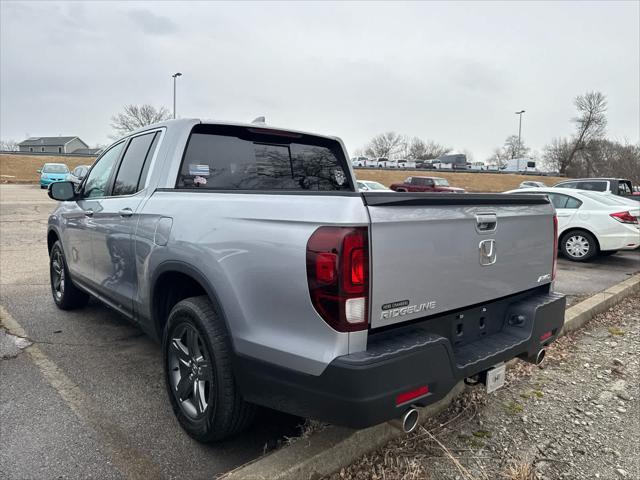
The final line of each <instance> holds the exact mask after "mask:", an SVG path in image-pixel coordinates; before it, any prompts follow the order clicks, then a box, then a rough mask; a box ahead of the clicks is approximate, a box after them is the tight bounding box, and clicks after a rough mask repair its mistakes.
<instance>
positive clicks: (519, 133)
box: [516, 110, 524, 158]
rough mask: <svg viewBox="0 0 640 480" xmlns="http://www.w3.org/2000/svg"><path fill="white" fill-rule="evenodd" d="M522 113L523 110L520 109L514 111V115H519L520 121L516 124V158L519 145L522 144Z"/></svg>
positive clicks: (518, 154)
mask: <svg viewBox="0 0 640 480" xmlns="http://www.w3.org/2000/svg"><path fill="white" fill-rule="evenodd" d="M523 113H524V110H520V111H519V112H516V115H519V116H520V122H519V125H518V152H517V156H518V158H520V145H522V143H521V142H522V114H523Z"/></svg>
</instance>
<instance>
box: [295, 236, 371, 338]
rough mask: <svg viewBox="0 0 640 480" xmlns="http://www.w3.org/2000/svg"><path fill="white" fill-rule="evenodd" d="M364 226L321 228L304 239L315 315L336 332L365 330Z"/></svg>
mask: <svg viewBox="0 0 640 480" xmlns="http://www.w3.org/2000/svg"><path fill="white" fill-rule="evenodd" d="M368 235H369V232H368V229H367V227H320V228H318V229H317V230H316V231H315V232H313V234H312V235H311V237H310V238H309V241H308V242H307V282H308V284H309V294H310V296H311V302H312V303H313V306H314V308H315V309H316V311H317V312H318V314H319V315H320V316H321V317H322V318H323V320H324V321H325V322H327V323H328V324H329V325H330V326H331V327H332V328H334V329H335V330H337V331H339V332H353V331H357V330H365V329H366V328H367V326H368V318H367V312H368V310H369V236H368Z"/></svg>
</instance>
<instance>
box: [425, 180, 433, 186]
mask: <svg viewBox="0 0 640 480" xmlns="http://www.w3.org/2000/svg"><path fill="white" fill-rule="evenodd" d="M424 184H425V185H426V186H427V187H433V180H432V179H431V178H425V180H424Z"/></svg>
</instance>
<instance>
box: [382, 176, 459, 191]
mask: <svg viewBox="0 0 640 480" xmlns="http://www.w3.org/2000/svg"><path fill="white" fill-rule="evenodd" d="M389 188H390V189H391V190H395V191H396V192H447V193H464V192H465V190H464V188H458V187H452V186H450V185H449V182H448V181H447V179H446V178H440V177H407V178H405V180H404V182H402V183H392V184H391V185H389Z"/></svg>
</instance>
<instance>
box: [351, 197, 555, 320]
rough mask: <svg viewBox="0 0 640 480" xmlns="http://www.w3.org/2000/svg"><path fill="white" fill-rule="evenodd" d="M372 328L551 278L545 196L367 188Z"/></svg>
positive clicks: (548, 211) (550, 212) (550, 240)
mask: <svg viewBox="0 0 640 480" xmlns="http://www.w3.org/2000/svg"><path fill="white" fill-rule="evenodd" d="M362 196H363V198H364V201H365V204H366V205H367V208H368V210H369V215H370V219H371V239H370V241H371V243H370V249H371V250H370V255H371V260H370V261H371V275H370V278H371V300H370V305H371V315H370V318H371V327H372V328H376V327H382V326H387V325H391V324H396V323H400V322H405V321H408V320H413V319H417V318H423V317H426V316H429V315H433V314H438V313H442V312H446V311H450V310H455V309H459V308H463V307H467V306H469V305H475V304H481V303H482V302H487V301H490V300H495V299H497V298H500V297H505V296H507V295H511V294H514V293H518V292H521V291H524V290H527V289H530V288H534V287H537V286H539V285H542V284H544V283H549V282H550V281H551V272H552V266H553V235H554V230H553V215H554V209H553V207H552V206H551V204H550V203H549V202H548V200H547V198H546V197H545V196H541V195H522V194H518V195H505V194H446V193H434V194H412V193H394V194H389V193H377V194H376V193H363V195H362Z"/></svg>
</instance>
